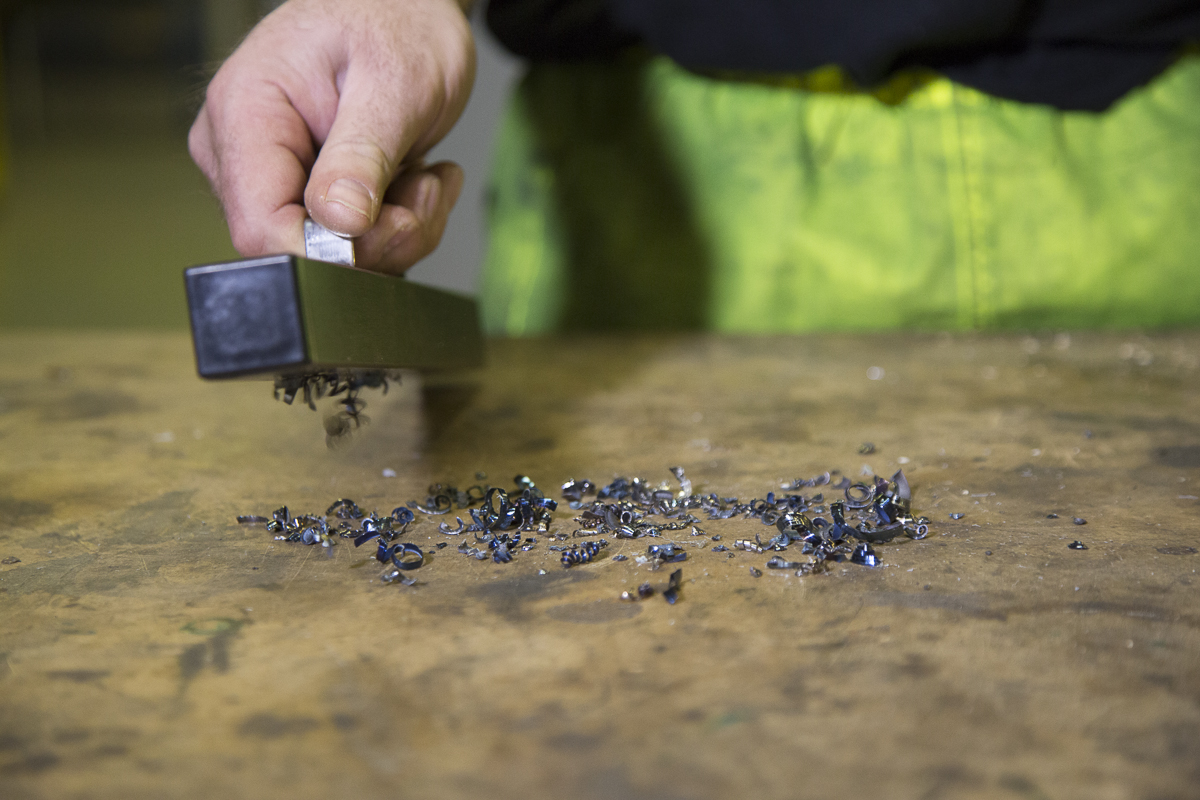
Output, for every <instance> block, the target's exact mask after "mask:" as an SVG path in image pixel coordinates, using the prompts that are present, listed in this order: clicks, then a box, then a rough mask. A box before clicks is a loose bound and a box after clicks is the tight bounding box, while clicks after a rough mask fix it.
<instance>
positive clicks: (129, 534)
mask: <svg viewBox="0 0 1200 800" xmlns="http://www.w3.org/2000/svg"><path fill="white" fill-rule="evenodd" d="M195 494H196V492H195V491H193V490H178V491H174V492H167V493H166V494H163V495H160V496H159V497H156V498H154V499H153V500H147V501H146V502H144V503H138V504H137V505H135V506H133V507H132V508H130V509H129V510H128V511H126V512H125V513H124V514H123V515H122V517H121V519H120V520H118V521H117V523H116V528H117V531H118V535H119V536H120V539H121V541H123V542H125V543H127V544H150V543H152V542H159V541H161V540H162V535H163V533H164V532H165V531H172V532H178V531H179V530H180V529H181V528H185V527H186V528H190V527H193V525H194V526H195V527H199V524H198V523H193V522H192V520H190V519H188V511H189V510H190V509H191V507H192V497H193V496H194V495H195Z"/></svg>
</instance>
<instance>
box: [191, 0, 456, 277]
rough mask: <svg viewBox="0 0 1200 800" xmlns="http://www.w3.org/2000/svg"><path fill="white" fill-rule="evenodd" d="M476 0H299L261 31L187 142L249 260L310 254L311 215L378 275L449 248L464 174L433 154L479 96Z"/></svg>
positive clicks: (223, 76) (234, 59)
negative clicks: (307, 228) (472, 18)
mask: <svg viewBox="0 0 1200 800" xmlns="http://www.w3.org/2000/svg"><path fill="white" fill-rule="evenodd" d="M470 2H471V0H461V4H460V3H459V2H455V0H290V2H287V3H285V4H284V5H282V6H280V7H279V8H278V9H276V10H275V11H274V12H272V13H271V14H270V15H268V16H267V17H266V18H265V19H263V21H262V22H260V23H259V24H258V25H257V26H256V27H255V28H254V30H252V31H251V32H250V34H249V35H248V36H247V37H246V40H245V41H244V42H243V43H242V45H241V46H240V47H239V48H238V49H237V50H236V51H235V52H234V53H233V55H231V56H230V57H229V59H228V60H226V62H225V63H224V65H222V67H221V69H220V70H219V71H218V72H217V74H216V76H215V77H214V78H213V80H212V82H211V83H210V84H209V87H208V91H207V93H206V95H205V102H204V106H203V107H202V108H201V109H200V113H199V115H198V116H197V118H196V122H195V123H194V124H193V126H192V129H191V132H190V134H189V136H188V147H189V150H190V151H191V154H192V158H193V159H195V161H196V163H197V164H198V165H199V166H200V169H201V170H203V172H204V174H205V175H206V176H207V177H208V180H209V182H210V183H211V184H212V186H213V189H214V191H215V192H216V194H217V197H218V198H219V199H220V201H221V204H222V206H223V208H224V210H225V217H226V220H227V221H228V223H229V231H230V235H231V236H232V237H233V244H234V246H235V247H236V248H237V249H238V251H239V252H241V253H242V255H244V256H253V255H263V254H266V253H279V252H289V253H296V254H300V255H302V254H303V253H304V237H303V223H304V218H305V216H306V215H311V216H312V218H313V219H314V220H316V221H317V222H319V223H321V224H322V225H324V226H325V227H327V228H329V229H330V230H332V231H335V232H337V233H340V234H344V235H347V236H354V237H357V238H356V242H355V250H356V255H357V259H358V263H359V264H360V265H361V266H363V267H366V268H368V269H377V270H379V271H383V272H392V273H400V272H403V271H404V270H406V269H407V268H408V267H410V266H412V265H413V264H414V263H415V262H416V261H418V260H419V259H420V258H422V257H424V256H425V255H428V254H429V252H431V251H432V250H433V248H434V247H436V246H437V243H438V241H439V240H440V239H441V236H442V231H443V229H444V228H445V224H446V217H447V216H448V215H449V213H450V209H451V208H452V207H453V206H454V202H455V200H457V199H458V194H459V192H460V191H461V189H462V170H461V169H460V168H459V167H458V166H457V165H456V164H452V163H450V162H442V163H439V164H434V165H432V166H426V165H424V163H423V162H422V161H421V156H422V155H423V154H424V153H425V152H426V151H428V150H429V149H430V148H431V147H432V146H433V145H434V144H436V143H437V142H438V141H439V140H440V139H441V138H442V137H443V136H444V135H445V134H446V133H447V131H449V130H450V127H451V126H452V125H453V124H454V123H455V121H456V120H457V119H458V117H459V115H460V114H461V113H462V110H463V107H464V106H465V105H466V102H467V97H468V95H469V93H470V89H471V83H472V81H473V80H474V74H475V49H474V43H473V41H472V39H471V31H470V26H469V24H468V22H467V19H466V16H465V14H464V11H466V10H467V9H468V8H469V5H470Z"/></svg>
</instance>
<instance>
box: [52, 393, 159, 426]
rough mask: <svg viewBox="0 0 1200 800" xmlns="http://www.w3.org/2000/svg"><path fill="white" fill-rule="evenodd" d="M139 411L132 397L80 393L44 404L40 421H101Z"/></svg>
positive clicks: (136, 400)
mask: <svg viewBox="0 0 1200 800" xmlns="http://www.w3.org/2000/svg"><path fill="white" fill-rule="evenodd" d="M141 410H142V408H141V404H140V403H138V399H137V398H136V397H133V396H132V395H128V394H122V393H120V392H105V391H81V392H75V393H74V394H70V395H67V396H66V397H64V398H62V399H60V400H52V401H50V402H48V403H46V404H45V405H44V406H43V408H42V419H43V420H44V421H45V422H75V421H78V420H85V419H86V420H94V419H103V418H104V417H111V416H112V415H114V414H132V413H134V412H135V411H141Z"/></svg>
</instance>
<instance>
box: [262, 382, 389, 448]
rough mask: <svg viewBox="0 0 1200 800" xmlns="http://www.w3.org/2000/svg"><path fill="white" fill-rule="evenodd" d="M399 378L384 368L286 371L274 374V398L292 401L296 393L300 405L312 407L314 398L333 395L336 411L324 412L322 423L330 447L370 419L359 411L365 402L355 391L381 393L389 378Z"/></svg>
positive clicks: (315, 403)
mask: <svg viewBox="0 0 1200 800" xmlns="http://www.w3.org/2000/svg"><path fill="white" fill-rule="evenodd" d="M399 380H400V378H399V373H396V372H391V371H388V370H368V369H338V370H330V371H324V372H306V373H294V374H293V373H289V374H287V375H277V376H275V399H276V400H282V401H283V402H285V403H287V404H288V405H292V403H293V402H294V401H295V399H296V396H297V395H299V396H300V397H301V398H302V401H303V403H304V405H306V406H308V407H309V408H311V409H312V410H313V411H316V410H317V401H318V400H321V399H323V398H326V397H329V398H333V399H334V408H335V409H336V411H335V412H334V413H332V414H329V415H328V416H326V417H325V418H324V420H323V424H324V427H325V443H326V445H328V446H329V447H334V446H336V445H337V444H339V443H340V442H341V441H342V440H343V439H344V438H345V437H346V436H348V435H349V434H350V433H352V432H353V431H355V430H357V429H358V428H360V427H361V426H363V425H365V424H367V423H368V422H369V421H370V420H369V419H368V418H367V416H366V415H365V414H363V413H362V412H363V409H364V408H366V405H367V403H366V401H365V400H363V399H361V398H360V397H359V396H358V393H359V392H360V391H362V390H363V389H381V390H382V391H383V394H387V391H388V383H389V381H396V382H399Z"/></svg>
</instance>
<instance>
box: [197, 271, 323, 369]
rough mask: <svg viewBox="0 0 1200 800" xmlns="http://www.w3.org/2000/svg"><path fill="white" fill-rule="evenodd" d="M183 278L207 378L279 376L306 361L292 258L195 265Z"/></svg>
mask: <svg viewBox="0 0 1200 800" xmlns="http://www.w3.org/2000/svg"><path fill="white" fill-rule="evenodd" d="M184 280H185V282H186V284H187V293H188V310H189V313H190V316H191V321H192V339H193V342H194V343H195V346H196V366H197V369H198V370H199V372H200V374H201V375H202V376H203V377H206V378H214V377H222V376H231V375H239V374H246V373H253V372H277V371H280V370H282V369H285V368H287V367H292V366H296V365H301V364H303V363H305V359H306V356H305V347H304V331H303V328H302V326H301V321H300V308H299V299H298V296H297V293H296V279H295V275H294V274H293V271H292V259H291V257H290V256H271V257H268V258H264V259H261V260H260V261H239V262H236V263H235V264H214V265H212V266H206V267H193V268H192V269H189V270H187V271H186V272H185V273H184Z"/></svg>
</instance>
